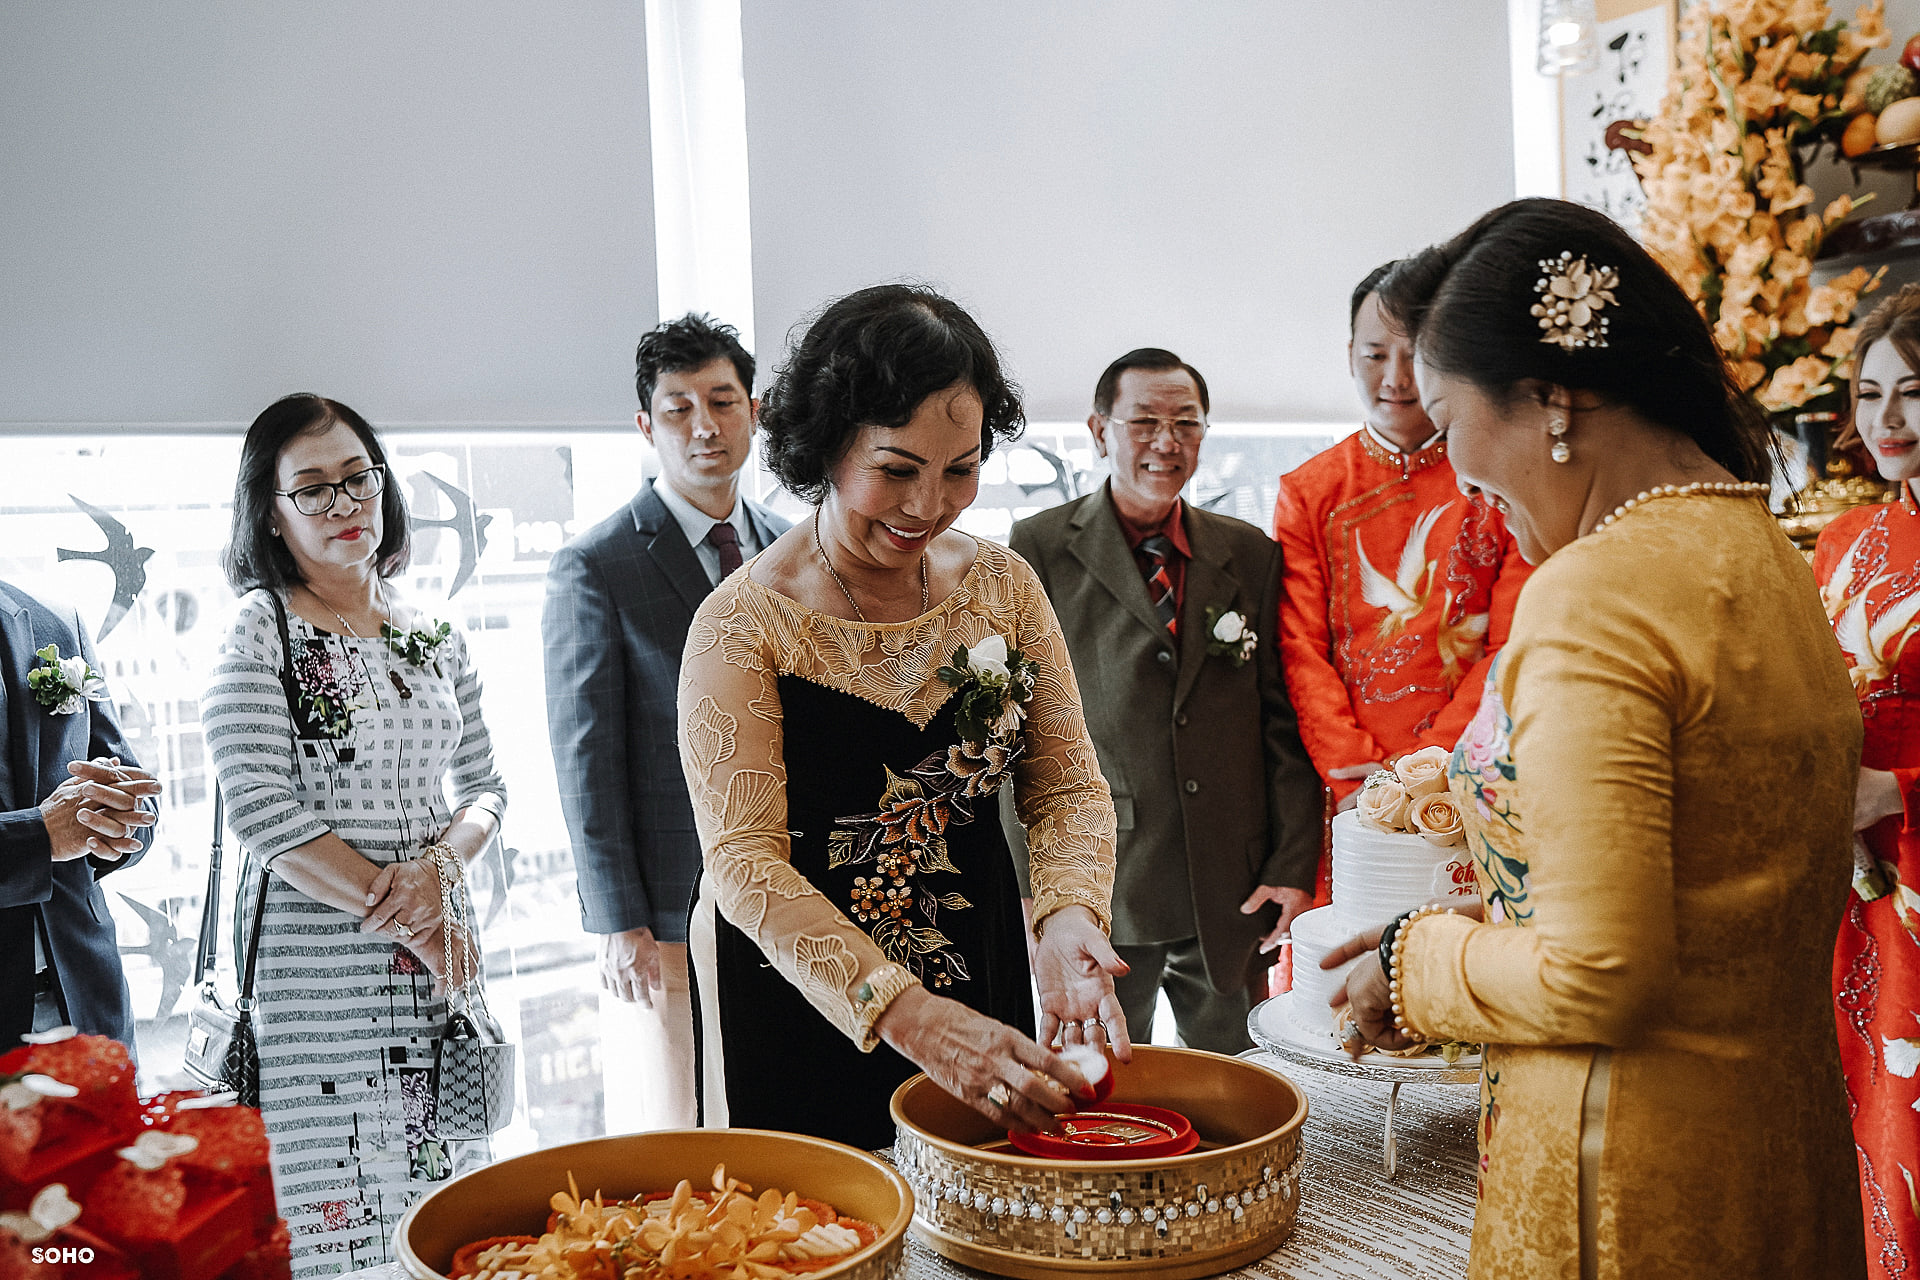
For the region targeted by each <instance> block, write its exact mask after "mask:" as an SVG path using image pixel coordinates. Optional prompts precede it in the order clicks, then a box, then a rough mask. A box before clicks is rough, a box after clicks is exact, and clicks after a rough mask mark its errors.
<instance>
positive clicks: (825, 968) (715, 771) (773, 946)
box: [680, 578, 915, 1051]
mask: <svg viewBox="0 0 1920 1280" xmlns="http://www.w3.org/2000/svg"><path fill="white" fill-rule="evenodd" d="M778 613H779V610H778V609H777V606H776V605H774V603H773V602H772V601H771V600H770V599H769V598H768V597H767V596H766V595H765V594H764V593H762V592H758V591H755V590H754V589H753V588H752V587H751V586H748V585H744V584H743V582H742V580H741V579H738V578H736V579H735V580H734V582H733V584H732V586H731V587H729V586H727V585H725V584H723V585H722V586H721V587H719V588H718V589H716V590H715V591H714V593H713V594H712V595H710V596H708V597H707V600H706V602H705V603H704V604H702V605H701V606H700V610H699V612H698V613H696V614H695V615H694V620H693V628H692V630H691V631H690V632H689V633H688V635H687V649H686V658H685V661H684V662H683V663H682V664H681V669H680V760H681V764H682V766H683V767H684V768H685V770H686V775H687V786H688V789H689V791H690V792H691V794H692V797H693V820H694V826H695V828H696V829H697V830H698V831H699V833H700V849H701V855H702V858H703V860H704V863H705V866H706V872H707V883H708V886H709V887H710V889H711V891H712V893H713V898H714V905H715V907H716V908H718V910H719V912H720V914H721V915H723V916H725V917H726V919H727V920H728V922H729V923H731V924H732V925H733V926H734V927H735V928H737V929H739V930H740V931H741V932H742V933H745V934H746V935H747V936H748V937H749V938H752V939H753V941H754V943H755V944H756V945H757V946H759V948H760V950H761V951H762V952H764V953H765V954H766V956H767V959H768V960H769V961H770V962H771V963H772V964H773V966H774V968H776V969H778V970H779V971H780V972H781V973H782V974H784V975H786V977H787V980H788V981H790V982H792V983H793V984H794V986H796V987H798V988H799V989H800V992H801V994H802V995H804V996H806V998H807V1001H808V1002H809V1003H810V1004H812V1005H813V1007H814V1008H816V1009H818V1010H819V1011H820V1013H821V1015H822V1016H823V1017H825V1018H826V1019H827V1020H828V1021H829V1022H831V1023H833V1025H834V1026H836V1027H838V1028H840V1030H842V1031H844V1032H846V1034H847V1035H848V1036H849V1037H850V1038H851V1039H852V1040H853V1041H854V1042H855V1043H856V1044H858V1045H859V1046H860V1048H861V1049H862V1050H863V1051H865V1050H871V1049H872V1048H873V1047H874V1046H875V1045H876V1044H878V1043H879V1037H878V1036H877V1035H876V1034H875V1033H874V1030H873V1024H874V1023H875V1022H876V1021H877V1020H878V1019H879V1017H880V1015H881V1014H882V1013H883V1012H885V1011H886V1008H887V1006H888V1005H889V1004H890V1003H892V1001H893V998H894V997H895V996H897V995H899V994H900V993H901V992H902V991H905V990H906V989H907V988H908V987H910V986H913V985H915V980H914V978H913V975H912V974H910V973H909V972H908V971H907V970H906V969H904V968H903V967H901V966H900V965H897V964H894V963H892V962H891V961H889V960H888V959H887V958H886V957H885V956H884V955H882V954H881V952H880V949H879V947H877V946H875V945H874V943H873V940H872V939H871V938H869V937H867V935H866V934H865V933H863V932H862V931H861V930H860V929H859V928H858V927H857V926H856V925H855V924H854V923H853V922H852V921H851V920H849V919H847V917H846V915H845V914H844V913H842V912H841V911H840V909H839V908H837V907H835V906H834V905H833V903H832V901H831V900H830V899H829V898H827V896H826V895H825V894H823V893H821V892H820V891H819V889H817V888H815V887H814V885H813V884H812V882H811V881H809V880H808V879H807V878H806V877H805V876H803V875H801V874H800V873H799V872H798V871H796V870H795V869H794V867H793V863H792V852H791V846H790V843H789V837H788V834H787V772H786V766H785V763H784V747H783V743H782V735H781V708H780V690H779V683H778V682H779V670H778V667H777V665H776V660H775V656H774V647H773V646H774V644H775V642H774V641H773V640H772V639H771V638H770V637H772V636H774V635H775V634H776V633H781V632H784V631H786V630H790V629H791V625H790V622H789V620H787V619H784V618H781V617H778V616H775V615H777V614H778Z"/></svg>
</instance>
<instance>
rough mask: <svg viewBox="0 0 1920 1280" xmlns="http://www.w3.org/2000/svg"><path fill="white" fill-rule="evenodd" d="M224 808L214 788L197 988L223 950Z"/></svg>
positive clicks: (196, 966) (217, 788) (195, 970)
mask: <svg viewBox="0 0 1920 1280" xmlns="http://www.w3.org/2000/svg"><path fill="white" fill-rule="evenodd" d="M226 827H227V824H226V813H225V805H223V804H222V803H221V797H220V784H219V782H218V781H216V782H215V783H214V784H213V840H212V841H211V842H210V843H209V845H208V852H207V896H206V899H205V900H204V901H203V902H202V903H201V905H200V946H199V948H198V949H197V950H196V951H195V952H194V953H193V985H194V986H195V987H196V988H197V987H198V986H199V985H200V984H201V983H202V982H204V981H206V978H207V974H208V973H210V972H212V970H213V966H214V961H215V958H216V957H217V955H218V953H219V948H220V854H221V845H222V842H223V840H224V838H225V833H226Z"/></svg>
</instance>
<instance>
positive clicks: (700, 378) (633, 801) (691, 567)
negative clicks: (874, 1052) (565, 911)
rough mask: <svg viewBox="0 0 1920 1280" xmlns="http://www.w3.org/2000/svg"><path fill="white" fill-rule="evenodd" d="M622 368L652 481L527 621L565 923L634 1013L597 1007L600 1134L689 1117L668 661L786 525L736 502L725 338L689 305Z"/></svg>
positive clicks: (590, 543)
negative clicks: (603, 1066)
mask: <svg viewBox="0 0 1920 1280" xmlns="http://www.w3.org/2000/svg"><path fill="white" fill-rule="evenodd" d="M634 363H635V376H634V383H635V388H636V390H637V391H638V392H639V396H640V409H639V412H638V413H637V414H636V415H635V421H636V422H637V423H638V424H639V427H640V431H641V434H643V435H644V436H646V438H647V440H648V442H649V443H650V444H652V445H653V448H654V452H655V454H656V456H657V458H658V460H659V467H660V474H659V476H658V477H657V478H655V479H654V480H653V481H652V482H651V483H649V484H646V485H644V486H642V487H641V489H640V492H639V493H637V494H636V495H634V498H633V500H632V501H631V502H630V503H628V504H627V505H626V506H625V507H623V508H621V509H620V510H619V511H617V512H615V513H614V514H613V515H611V516H609V517H608V518H607V519H605V520H603V521H601V522H600V523H599V524H597V525H595V526H594V527H593V528H591V529H589V530H587V531H586V532H585V533H583V534H581V535H580V536H579V537H578V538H575V539H574V540H573V541H572V542H570V543H568V544H567V545H566V546H565V547H563V548H561V550H560V551H559V553H558V554H556V555H555V556H554V558H553V562H552V564H551V566H550V567H549V568H548V570H547V597H546V607H545V610H544V612H543V614H542V617H541V623H540V631H541V636H542V639H543V641H544V645H545V650H546V676H547V728H548V736H549V738H550V739H551V740H552V744H553V757H554V766H555V768H556V770H557V771H558V774H559V781H560V806H561V809H562V811H563V812H564V814H565V816H566V822H567V830H568V833H569V835H570V836H571V838H572V842H573V856H574V863H575V866H576V868H577V870H578V873H579V892H580V914H581V922H582V924H583V925H584V927H585V928H586V930H587V932H589V933H596V934H599V935H600V982H601V985H602V986H603V987H604V988H605V989H606V990H607V991H608V992H610V993H612V995H613V996H614V997H616V998H617V999H618V1000H619V1001H622V1002H625V1004H624V1005H623V1006H621V1009H622V1010H624V1009H625V1008H626V1007H631V1008H632V1010H633V1014H634V1015H635V1018H636V1019H637V1025H631V1026H627V1027H622V1026H621V1025H620V1023H621V1022H622V1020H623V1014H622V1012H616V1011H615V1009H614V1008H613V1007H611V1006H608V1007H606V1008H605V1012H604V1017H605V1019H606V1020H605V1021H604V1022H603V1027H602V1032H603V1036H604V1037H605V1040H606V1047H605V1050H604V1052H605V1054H606V1061H607V1078H608V1081H609V1086H610V1087H609V1088H608V1090H607V1108H608V1110H607V1128H608V1131H609V1132H623V1131H629V1130H635V1129H657V1128H691V1127H693V1125H694V1124H695V1100H694V1083H693V1073H694V1044H693V1013H692V1007H691V1005H690V1003H689V998H688V988H687V932H686V930H687V908H688V903H689V902H690V901H691V899H692V895H693V888H694V885H695V883H696V882H697V881H698V879H699V876H700V841H699V838H698V836H697V835H696V834H695V833H694V828H693V806H692V803H691V802H690V801H689V799H688V797H687V784H686V779H685V777H684V775H683V774H682V773H681V770H680V749H679V745H678V737H679V716H678V712H677V710H676V698H677V696H678V690H679V682H680V655H681V651H682V650H683V649H684V648H685V647H686V641H687V630H688V628H689V627H690V626H691V625H692V623H693V613H694V610H695V609H696V608H698V607H699V605H700V602H701V601H702V600H704V599H705V598H706V596H707V593H708V592H709V591H711V590H712V589H713V588H714V587H715V586H716V585H718V584H719V582H720V580H721V579H722V578H724V577H726V576H727V575H728V574H730V573H732V572H733V571H734V570H735V569H737V568H738V567H739V566H740V565H741V563H742V562H743V561H744V560H746V559H750V558H751V557H753V556H754V555H755V554H757V553H758V552H760V551H761V550H762V549H764V548H765V547H766V546H767V545H768V544H769V543H771V542H772V541H773V539H774V538H776V537H777V536H779V534H781V533H782V532H784V531H785V529H786V528H787V524H788V522H787V521H785V520H782V519H780V518H779V517H778V516H775V515H774V514H773V513H772V512H770V511H768V510H767V509H766V508H765V507H762V506H760V505H759V504H758V503H755V502H751V501H748V500H747V499H746V498H744V497H742V496H741V495H740V484H739V476H740V470H741V468H742V467H744V466H745V465H746V464H747V460H748V458H749V457H750V456H751V445H752V441H753V429H754V424H755V420H756V418H757V417H758V415H759V410H760V402H759V401H758V400H756V399H754V398H753V370H754V362H753V357H752V356H751V355H749V354H747V351H746V349H745V348H744V347H742V346H741V345H740V339H739V335H738V333H737V332H736V331H735V330H734V329H733V328H732V327H731V326H729V325H724V324H717V323H715V322H714V321H713V320H712V319H710V318H709V317H706V316H702V315H692V314H689V315H686V316H683V317H681V318H680V319H678V320H674V321H670V322H668V323H665V324H662V325H660V326H659V327H658V328H656V329H654V330H652V331H651V332H649V333H648V334H647V335H646V336H645V337H643V338H641V340H640V344H639V348H638V350H637V351H636V353H635V361H634ZM627 1043H630V1044H631V1045H632V1047H633V1051H634V1053H635V1054H636V1055H637V1056H638V1058H639V1062H638V1068H639V1069H638V1070H637V1071H636V1070H634V1069H633V1065H634V1064H632V1063H629V1062H621V1059H622V1058H624V1057H625V1056H626V1055H625V1054H623V1053H622V1052H621V1049H622V1046H623V1044H627ZM616 1062H620V1065H619V1066H618V1067H616V1066H615V1063H616ZM615 1080H618V1081H619V1082H620V1086H619V1087H618V1088H615V1087H612V1086H613V1082H614V1081H615ZM636 1082H637V1084H638V1089H635V1087H634V1086H635V1083H636ZM636 1095H637V1096H636Z"/></svg>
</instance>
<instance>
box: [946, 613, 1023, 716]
mask: <svg viewBox="0 0 1920 1280" xmlns="http://www.w3.org/2000/svg"><path fill="white" fill-rule="evenodd" d="M937 674H938V675H939V677H940V678H941V679H942V680H944V681H945V682H946V683H947V684H948V685H950V686H952V687H953V688H954V689H957V690H959V696H958V698H957V699H956V700H955V705H954V709H953V723H954V728H955V729H957V730H958V731H959V733H960V739H961V741H963V742H1005V741H1007V740H1008V739H1010V738H1011V737H1012V736H1013V735H1014V734H1015V733H1017V732H1019V729H1020V721H1021V719H1022V718H1023V717H1024V716H1025V715H1026V707H1025V705H1024V704H1025V703H1026V702H1027V701H1028V700H1029V699H1031V698H1032V697H1033V682H1034V675H1035V671H1034V665H1033V659H1031V658H1029V657H1027V655H1026V654H1024V653H1022V652H1020V651H1019V650H1018V649H1015V648H1013V647H1012V646H1010V645H1009V644H1008V643H1007V640H1006V637H1005V636H995V635H990V636H986V637H984V638H982V639H980V640H977V641H975V642H974V644H973V646H972V648H965V647H962V648H959V649H955V650H954V651H953V658H952V661H951V662H949V663H948V665H946V666H944V667H941V668H940V670H939V672H938V673H937Z"/></svg>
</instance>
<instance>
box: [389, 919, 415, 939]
mask: <svg viewBox="0 0 1920 1280" xmlns="http://www.w3.org/2000/svg"><path fill="white" fill-rule="evenodd" d="M393 927H394V928H396V929H398V930H399V931H400V936H401V937H403V938H411V937H412V936H413V926H412V925H410V924H408V923H407V922H406V921H405V920H395V921H394V922H393Z"/></svg>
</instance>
